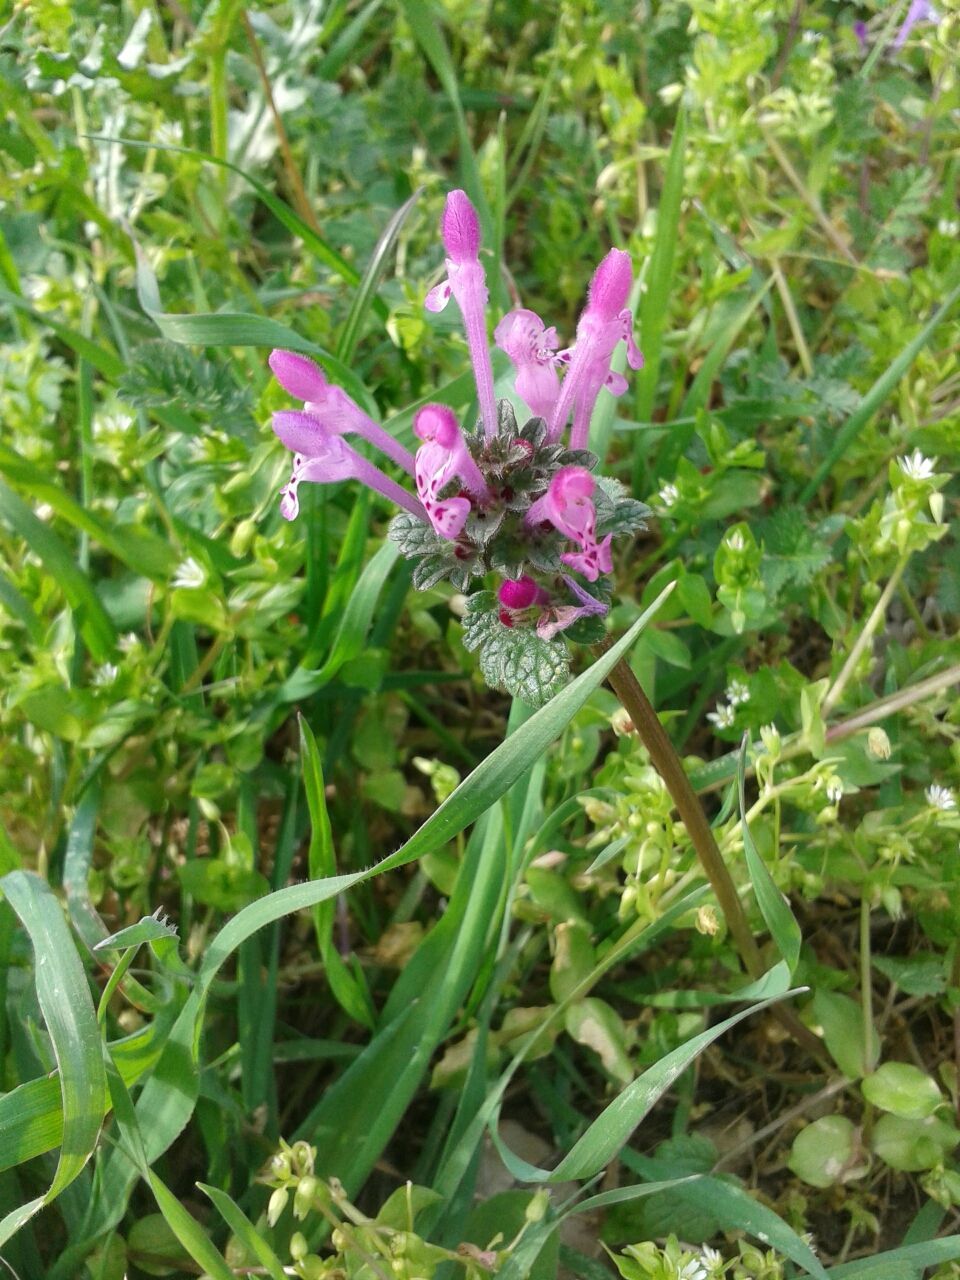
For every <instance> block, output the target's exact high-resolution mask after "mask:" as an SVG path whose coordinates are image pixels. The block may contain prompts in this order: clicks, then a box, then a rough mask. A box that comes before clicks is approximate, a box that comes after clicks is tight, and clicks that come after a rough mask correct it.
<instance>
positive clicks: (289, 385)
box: [269, 350, 413, 475]
mask: <svg viewBox="0 0 960 1280" xmlns="http://www.w3.org/2000/svg"><path fill="white" fill-rule="evenodd" d="M269 363H270V368H271V369H272V370H273V375H274V377H275V378H276V379H277V381H278V382H279V383H280V385H281V386H282V387H283V389H284V390H285V391H289V392H290V394H291V395H292V396H296V398H297V399H298V400H303V401H304V411H303V412H302V413H299V412H295V411H292V410H281V411H280V412H279V413H277V414H275V415H274V430H276V432H277V434H278V435H280V427H281V425H282V424H283V423H284V422H285V423H286V426H285V427H284V430H285V432H286V433H287V434H288V435H290V436H291V437H292V436H293V435H294V433H296V435H297V438H298V439H299V441H300V443H299V444H297V445H288V448H292V449H293V450H294V451H295V452H296V453H305V454H307V455H308V456H309V455H310V454H311V452H312V450H311V448H310V444H309V442H310V440H311V438H312V436H311V433H312V432H313V433H316V432H323V433H325V434H330V433H332V434H334V435H338V436H344V435H358V436H362V437H363V438H364V440H367V441H369V442H370V444H372V445H374V446H375V447H376V448H377V449H379V450H380V452H381V453H384V454H386V456H387V457H388V458H390V459H391V461H393V462H395V463H396V464H397V465H398V466H400V467H402V468H403V469H404V471H406V472H408V473H409V474H410V475H413V454H412V453H411V452H410V450H409V449H405V448H404V447H403V445H402V444H400V443H399V442H398V441H396V440H394V438H393V436H391V435H390V434H389V433H388V432H386V431H384V429H383V427H381V426H379V425H378V424H377V423H376V422H374V421H373V419H372V418H369V417H368V416H367V415H366V414H365V413H364V412H363V410H362V409H361V408H360V406H359V405H358V404H357V403H356V402H355V401H353V400H351V398H350V397H349V396H348V395H347V393H346V392H345V391H344V389H343V388H342V387H338V386H336V385H335V384H334V383H332V382H328V381H327V379H326V377H325V376H324V373H323V370H322V369H321V368H320V367H319V365H316V364H314V362H313V361H312V360H310V359H308V358H307V356H302V355H298V354H297V352H295V351H280V350H277V351H273V352H271V354H270V361H269ZM278 419H279V420H281V421H280V422H279V423H278ZM311 422H312V424H313V425H312V426H311ZM281 439H283V436H281ZM285 443H286V441H285Z"/></svg>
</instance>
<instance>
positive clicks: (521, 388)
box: [493, 307, 560, 422]
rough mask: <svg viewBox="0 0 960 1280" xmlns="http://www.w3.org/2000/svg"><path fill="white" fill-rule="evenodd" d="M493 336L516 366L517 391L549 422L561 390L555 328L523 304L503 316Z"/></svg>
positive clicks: (526, 402) (539, 415)
mask: <svg viewBox="0 0 960 1280" xmlns="http://www.w3.org/2000/svg"><path fill="white" fill-rule="evenodd" d="M493 340H494V342H495V343H496V344H497V346H498V347H499V348H500V349H501V351H505V352H506V353H507V355H508V356H509V357H510V359H511V360H512V361H513V363H514V365H515V366H516V370H517V377H516V381H515V382H514V384H513V385H514V388H515V389H516V392H517V395H518V396H519V397H520V399H521V400H523V402H524V403H525V404H526V405H527V407H528V408H529V409H530V412H531V413H533V414H535V415H536V417H538V418H544V419H545V420H546V421H547V422H549V421H550V418H551V416H552V414H553V410H554V408H555V407H556V403H557V396H558V395H559V394H560V379H559V378H558V377H557V357H556V355H555V354H554V353H555V352H556V349H557V346H558V343H557V331H556V329H553V328H550V329H546V328H544V324H543V321H542V320H541V319H540V317H539V316H538V315H537V313H536V312H535V311H527V310H526V309H525V308H523V307H521V308H519V309H518V310H516V311H511V312H509V313H508V314H507V315H505V316H504V317H503V319H502V320H501V321H500V323H499V324H498V325H497V327H496V329H495V330H494V334H493Z"/></svg>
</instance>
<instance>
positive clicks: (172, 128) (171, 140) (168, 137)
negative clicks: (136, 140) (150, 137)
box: [154, 120, 183, 147]
mask: <svg viewBox="0 0 960 1280" xmlns="http://www.w3.org/2000/svg"><path fill="white" fill-rule="evenodd" d="M154 137H155V139H156V141H157V142H158V143H159V144H160V146H161V147H178V146H180V144H181V143H182V142H183V125H182V124H181V123H180V121H179V120H164V121H163V123H162V124H159V125H157V131H156V133H155V135H154Z"/></svg>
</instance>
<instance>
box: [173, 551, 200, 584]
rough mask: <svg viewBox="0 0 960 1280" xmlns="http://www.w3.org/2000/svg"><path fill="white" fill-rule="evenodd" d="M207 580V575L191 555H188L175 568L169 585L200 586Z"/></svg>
mask: <svg viewBox="0 0 960 1280" xmlns="http://www.w3.org/2000/svg"><path fill="white" fill-rule="evenodd" d="M206 580H207V575H206V573H205V572H204V570H203V569H202V568H201V566H200V565H199V564H197V562H196V560H194V558H193V556H188V557H187V559H186V560H184V561H183V562H182V563H181V564H180V566H179V567H178V569H177V572H176V574H175V575H174V579H173V582H172V583H171V586H174V587H202V586H203V584H204V583H205V582H206Z"/></svg>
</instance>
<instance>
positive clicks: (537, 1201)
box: [523, 1191, 550, 1222]
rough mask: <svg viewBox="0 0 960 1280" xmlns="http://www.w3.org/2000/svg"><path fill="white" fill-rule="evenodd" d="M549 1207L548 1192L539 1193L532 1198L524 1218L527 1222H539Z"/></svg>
mask: <svg viewBox="0 0 960 1280" xmlns="http://www.w3.org/2000/svg"><path fill="white" fill-rule="evenodd" d="M549 1207H550V1197H549V1195H548V1194H547V1193H546V1191H537V1192H535V1194H534V1195H532V1196H531V1197H530V1203H529V1204H528V1205H527V1207H526V1209H525V1210H524V1213H523V1216H524V1217H525V1218H526V1220H527V1222H539V1221H540V1220H541V1219H542V1218H543V1216H544V1214H545V1213H546V1212H547V1209H548V1208H549Z"/></svg>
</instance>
